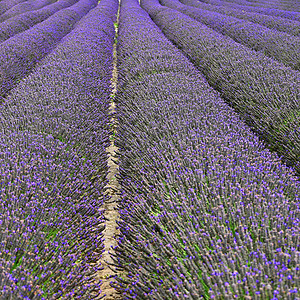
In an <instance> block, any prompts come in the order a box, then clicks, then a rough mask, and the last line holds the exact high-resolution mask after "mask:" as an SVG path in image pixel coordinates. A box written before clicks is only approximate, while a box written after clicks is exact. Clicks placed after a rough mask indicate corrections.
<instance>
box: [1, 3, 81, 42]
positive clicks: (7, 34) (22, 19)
mask: <svg viewBox="0 0 300 300" xmlns="http://www.w3.org/2000/svg"><path fill="white" fill-rule="evenodd" d="M77 1H78V0H60V1H58V2H55V3H53V4H51V5H48V6H46V7H44V8H41V9H39V10H37V11H29V12H26V13H23V14H20V15H18V16H15V17H13V18H10V19H9V20H6V21H4V22H2V23H1V24H0V43H2V42H4V41H5V40H8V39H9V38H11V37H13V36H14V35H16V34H18V33H21V32H23V31H25V30H28V29H30V28H31V27H33V26H34V25H36V24H38V23H40V22H43V21H45V20H46V19H47V18H49V17H50V16H52V15H53V14H55V13H56V12H58V11H59V10H61V9H64V8H67V7H69V6H71V5H73V4H75V3H76V2H77Z"/></svg>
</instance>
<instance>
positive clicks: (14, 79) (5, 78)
mask: <svg viewBox="0 0 300 300" xmlns="http://www.w3.org/2000/svg"><path fill="white" fill-rule="evenodd" d="M96 5H97V0H80V1H79V2H77V3H76V4H74V5H73V6H71V7H69V8H65V9H62V10H60V11H58V12H57V13H55V14H54V15H53V16H51V17H49V18H48V19H47V20H45V21H44V22H42V23H40V24H37V25H35V26H34V27H32V28H30V29H28V30H27V31H25V32H22V33H20V34H17V35H15V36H13V37H12V38H10V39H8V40H6V41H5V42H3V43H2V44H0V97H3V96H4V95H5V94H6V93H7V92H8V91H9V90H10V89H12V88H13V87H14V86H15V85H16V84H17V83H18V81H19V80H20V79H21V78H23V77H24V76H25V75H26V74H27V73H28V72H29V71H30V70H31V69H32V68H33V67H34V66H35V65H36V64H37V62H38V61H40V60H41V59H42V58H43V57H45V56H46V55H47V54H48V53H49V52H50V51H51V50H52V49H53V48H54V47H55V45H56V44H57V43H58V42H59V41H60V40H61V39H62V38H63V37H64V36H65V35H66V34H68V33H69V32H70V31H71V30H72V29H73V27H74V25H75V24H76V22H78V21H79V20H80V19H81V18H82V17H83V16H84V15H85V14H87V13H88V11H89V10H90V9H91V8H92V7H94V6H96Z"/></svg>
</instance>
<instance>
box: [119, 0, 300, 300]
mask: <svg viewBox="0 0 300 300" xmlns="http://www.w3.org/2000/svg"><path fill="white" fill-rule="evenodd" d="M141 20H143V22H141ZM117 50H118V70H119V75H120V76H119V78H120V80H119V85H118V91H117V95H116V103H117V116H118V123H119V129H118V134H117V140H116V145H117V146H118V147H119V149H120V151H119V152H120V153H119V161H120V176H119V182H120V184H121V188H122V190H121V199H120V202H119V206H118V207H119V211H120V215H121V221H120V222H119V227H120V231H121V234H120V237H119V243H118V247H117V249H116V251H117V253H116V255H115V257H114V260H115V264H116V265H119V266H122V267H124V269H125V270H126V272H127V273H128V276H127V278H126V279H125V278H121V277H116V280H115V283H114V286H115V287H116V288H117V289H118V290H120V291H121V292H122V294H123V296H124V298H125V299H163V300H167V299H197V300H198V299H203V298H204V299H209V298H215V299H235V298H240V299H270V298H272V297H273V299H279V298H280V297H281V298H284V299H294V297H295V295H297V294H298V295H299V289H298V287H299V283H300V281H299V267H300V266H299V254H300V252H299V245H298V240H299V234H300V231H299V212H300V211H299V196H300V194H299V187H300V186H299V183H298V182H297V180H296V178H295V177H294V176H293V173H292V172H291V170H290V169H289V168H287V167H286V166H285V165H284V164H283V163H282V162H280V160H279V158H278V157H277V155H276V154H272V153H270V151H269V150H267V149H266V148H265V147H264V145H263V144H262V143H261V142H260V141H259V139H258V137H257V136H255V135H254V134H253V133H252V132H251V130H250V128H249V127H247V126H246V125H245V124H244V123H243V122H242V121H241V120H240V118H239V116H238V115H237V114H236V113H235V112H234V110H233V109H232V108H230V107H229V106H228V105H227V104H226V103H225V102H224V101H223V100H222V99H221V98H220V96H219V94H218V93H217V92H215V91H214V90H213V89H212V88H211V87H210V86H209V85H208V83H207V82H206V80H205V79H204V77H203V75H202V74H201V73H200V72H199V71H197V70H196V68H195V67H194V66H193V65H192V64H191V63H190V62H189V60H188V59H187V58H186V57H184V56H183V55H182V53H181V52H180V51H179V50H178V49H177V48H176V47H175V46H174V45H172V43H170V42H169V41H168V40H167V39H166V38H165V36H164V35H163V34H162V32H161V31H160V30H159V29H158V28H157V27H156V26H155V25H154V23H153V22H152V20H151V19H150V17H149V16H148V15H147V14H146V13H145V11H143V10H142V9H141V8H139V5H138V1H137V0H123V1H122V2H121V10H120V22H119V33H118V49H117Z"/></svg>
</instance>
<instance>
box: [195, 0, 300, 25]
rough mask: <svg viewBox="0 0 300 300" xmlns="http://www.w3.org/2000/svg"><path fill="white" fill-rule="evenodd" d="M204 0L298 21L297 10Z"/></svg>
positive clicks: (299, 20) (299, 16)
mask: <svg viewBox="0 0 300 300" xmlns="http://www.w3.org/2000/svg"><path fill="white" fill-rule="evenodd" d="M195 2H198V1H196V0H195ZM205 2H206V3H209V4H213V5H218V6H225V7H232V8H236V9H240V10H244V11H247V12H255V13H260V14H263V15H268V16H275V17H281V18H286V19H290V20H295V21H298V22H300V13H299V12H294V11H286V10H280V9H276V8H265V7H254V6H247V5H240V4H237V3H230V2H227V1H220V0H205ZM239 3H240V2H239Z"/></svg>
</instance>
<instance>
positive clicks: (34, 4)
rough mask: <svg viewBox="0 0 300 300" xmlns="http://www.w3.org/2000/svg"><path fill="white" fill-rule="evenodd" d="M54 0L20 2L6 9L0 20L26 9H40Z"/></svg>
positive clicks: (23, 11)
mask: <svg viewBox="0 0 300 300" xmlns="http://www.w3.org/2000/svg"><path fill="white" fill-rule="evenodd" d="M55 1H56V0H38V1H37V0H33V1H26V2H23V3H20V4H18V5H15V6H14V7H12V8H11V9H9V10H8V11H6V12H5V13H4V14H3V15H1V16H0V22H3V21H5V20H7V19H9V18H11V17H14V16H16V15H19V14H22V13H25V12H26V11H32V10H36V9H40V8H42V7H44V6H46V5H49V4H51V3H53V2H55Z"/></svg>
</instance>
